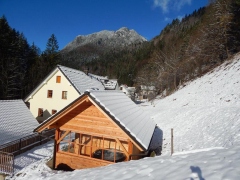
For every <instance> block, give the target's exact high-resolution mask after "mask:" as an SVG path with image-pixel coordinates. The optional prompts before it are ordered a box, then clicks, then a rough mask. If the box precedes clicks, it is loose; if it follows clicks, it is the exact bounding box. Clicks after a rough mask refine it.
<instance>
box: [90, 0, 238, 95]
mask: <svg viewBox="0 0 240 180" xmlns="http://www.w3.org/2000/svg"><path fill="white" fill-rule="evenodd" d="M239 43H240V1H239V0H217V1H215V2H212V3H211V4H209V5H208V6H207V7H203V8H200V9H199V10H195V11H194V12H193V13H192V14H190V15H186V16H185V17H184V18H183V19H182V20H181V21H180V20H179V19H174V20H173V21H172V23H171V24H168V25H167V26H166V27H165V28H164V29H163V30H162V31H161V33H160V35H159V36H157V37H155V38H153V39H152V40H151V41H149V42H146V43H144V44H143V45H142V47H141V48H138V49H135V50H133V49H132V48H126V49H125V50H122V51H118V52H116V51H112V52H110V53H105V54H103V55H102V56H101V57H100V58H98V59H96V60H94V61H92V62H91V63H88V64H87V66H89V67H90V70H91V71H92V72H93V73H99V74H102V75H109V76H110V77H114V78H118V79H119V82H120V83H126V84H128V85H130V86H132V85H135V86H137V85H141V84H145V85H154V86H156V87H157V89H158V90H159V92H162V91H164V90H165V89H166V91H167V92H168V93H171V92H172V91H174V90H175V89H176V88H177V87H178V85H179V84H180V83H183V82H185V81H188V80H191V79H193V78H195V77H197V76H201V75H202V74H204V73H205V72H208V71H209V70H210V69H212V68H213V67H215V66H217V65H219V64H221V63H222V62H223V61H224V60H226V59H227V58H229V56H231V55H233V54H235V53H236V52H238V51H239V50H240V46H239Z"/></svg>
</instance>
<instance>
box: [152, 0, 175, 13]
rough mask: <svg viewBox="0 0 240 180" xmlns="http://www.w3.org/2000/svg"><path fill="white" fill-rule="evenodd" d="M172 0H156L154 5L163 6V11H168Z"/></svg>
mask: <svg viewBox="0 0 240 180" xmlns="http://www.w3.org/2000/svg"><path fill="white" fill-rule="evenodd" d="M170 1H171V0H154V6H155V7H161V8H162V10H163V13H166V12H168V5H169V3H170Z"/></svg>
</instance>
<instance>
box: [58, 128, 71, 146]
mask: <svg viewBox="0 0 240 180" xmlns="http://www.w3.org/2000/svg"><path fill="white" fill-rule="evenodd" d="M69 132H70V131H66V132H65V133H64V134H63V135H62V136H61V137H60V138H59V139H58V141H57V144H59V143H60V141H61V140H63V138H65V137H66V135H68V133H69Z"/></svg>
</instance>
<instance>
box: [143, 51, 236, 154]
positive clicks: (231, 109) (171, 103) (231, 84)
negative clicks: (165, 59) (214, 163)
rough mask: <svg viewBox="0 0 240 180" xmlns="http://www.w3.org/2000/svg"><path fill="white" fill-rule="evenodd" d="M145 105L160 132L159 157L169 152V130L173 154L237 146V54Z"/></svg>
mask: <svg viewBox="0 0 240 180" xmlns="http://www.w3.org/2000/svg"><path fill="white" fill-rule="evenodd" d="M151 104H152V105H151ZM148 105H149V106H146V103H145V106H143V108H144V109H145V110H148V111H149V112H150V114H151V115H152V118H153V119H154V120H155V121H156V122H157V124H158V126H159V127H160V128H161V130H162V131H163V152H162V153H163V154H169V153H170V138H171V136H170V133H171V128H173V131H174V150H175V151H176V152H179V151H186V150H193V149H201V148H210V147H220V146H221V147H231V146H232V145H240V54H239V55H237V56H235V58H233V59H232V60H231V61H227V62H225V63H224V64H222V65H221V66H219V67H217V68H216V69H214V70H213V71H212V72H210V73H208V74H206V75H205V76H203V77H201V78H198V79H196V80H195V81H192V82H190V83H188V85H187V86H185V87H183V88H182V89H180V90H178V91H177V92H176V93H174V94H172V95H170V96H168V97H166V98H164V99H161V100H155V101H154V102H151V103H150V102H149V103H148Z"/></svg>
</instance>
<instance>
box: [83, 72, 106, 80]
mask: <svg viewBox="0 0 240 180" xmlns="http://www.w3.org/2000/svg"><path fill="white" fill-rule="evenodd" d="M88 76H90V77H92V78H95V79H97V80H108V77H107V76H99V75H95V74H91V73H88Z"/></svg>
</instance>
